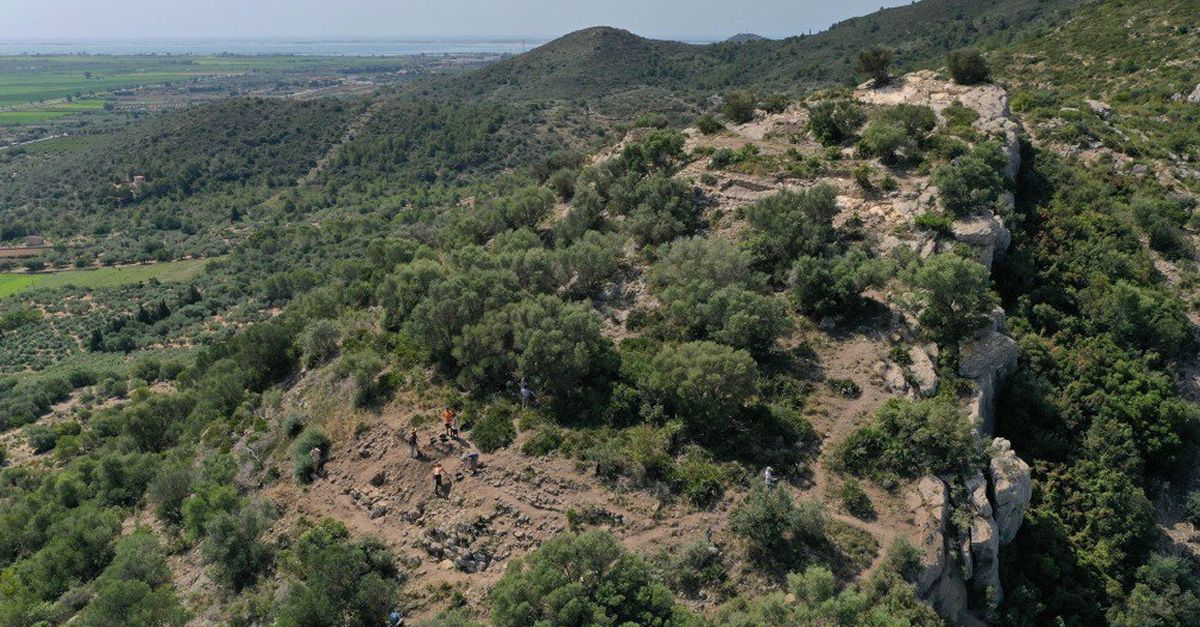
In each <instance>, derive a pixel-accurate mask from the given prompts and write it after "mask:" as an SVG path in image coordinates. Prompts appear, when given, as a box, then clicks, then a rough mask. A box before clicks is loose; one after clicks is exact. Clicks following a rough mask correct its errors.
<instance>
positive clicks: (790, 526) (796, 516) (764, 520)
mask: <svg viewBox="0 0 1200 627" xmlns="http://www.w3.org/2000/svg"><path fill="white" fill-rule="evenodd" d="M729 524H730V528H731V529H732V530H733V532H734V533H735V534H737V535H738V537H740V538H741V539H742V540H743V541H744V542H745V543H746V548H747V549H748V550H749V552H750V555H751V557H752V558H753V559H755V560H758V561H761V562H764V563H766V564H771V565H774V566H778V567H783V568H792V567H794V566H796V565H797V564H799V563H800V561H801V560H802V559H803V557H804V555H805V554H806V553H807V552H810V551H812V550H815V549H818V548H821V547H823V546H824V545H826V544H827V542H828V540H827V538H826V535H825V526H826V514H825V509H824V507H823V506H822V505H821V503H820V502H818V501H801V502H800V503H798V504H797V503H794V502H793V501H792V497H790V496H788V491H787V490H786V489H784V488H780V487H772V488H768V487H766V485H764V484H762V483H758V484H756V485H755V486H754V488H753V489H752V490H751V491H750V493H749V494H747V495H746V498H745V499H743V500H742V502H741V503H739V504H738V505H737V507H735V508H734V509H733V511H732V512H730V514H729Z"/></svg>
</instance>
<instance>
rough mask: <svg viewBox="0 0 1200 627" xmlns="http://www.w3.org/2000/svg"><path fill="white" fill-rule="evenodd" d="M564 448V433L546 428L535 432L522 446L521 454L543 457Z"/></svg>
mask: <svg viewBox="0 0 1200 627" xmlns="http://www.w3.org/2000/svg"><path fill="white" fill-rule="evenodd" d="M560 446H562V432H561V431H559V430H558V429H556V428H553V427H544V428H541V429H538V430H537V431H534V432H533V435H531V436H529V439H527V440H525V442H524V443H523V444H521V454H522V455H525V456H527V457H543V456H545V455H549V454H550V453H553V452H554V451H556V450H558V447H560Z"/></svg>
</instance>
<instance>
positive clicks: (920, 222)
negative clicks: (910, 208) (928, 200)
mask: <svg viewBox="0 0 1200 627" xmlns="http://www.w3.org/2000/svg"><path fill="white" fill-rule="evenodd" d="M913 226H915V227H917V228H918V229H921V230H922V231H931V232H933V233H939V234H942V235H948V234H949V233H951V232H952V231H953V230H954V220H952V219H950V218H948V217H946V216H944V215H942V214H940V213H933V212H932V211H927V212H925V213H922V214H921V215H919V216H917V217H916V218H914V219H913Z"/></svg>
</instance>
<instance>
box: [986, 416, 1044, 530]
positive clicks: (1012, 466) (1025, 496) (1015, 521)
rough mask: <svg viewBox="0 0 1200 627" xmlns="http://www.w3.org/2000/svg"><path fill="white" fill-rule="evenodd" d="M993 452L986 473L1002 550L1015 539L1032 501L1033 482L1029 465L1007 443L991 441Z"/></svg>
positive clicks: (1000, 440) (1001, 439)
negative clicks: (989, 483)
mask: <svg viewBox="0 0 1200 627" xmlns="http://www.w3.org/2000/svg"><path fill="white" fill-rule="evenodd" d="M992 451H993V453H992V459H991V461H990V462H989V463H988V469H987V472H988V480H989V481H990V482H991V492H992V503H993V507H994V509H995V518H996V529H997V531H998V535H999V541H1000V545H1001V546H1003V545H1007V544H1009V543H1010V542H1012V541H1013V539H1014V538H1016V537H1017V531H1018V530H1019V529H1020V528H1021V521H1022V520H1024V519H1025V512H1026V511H1027V510H1028V509H1029V501H1030V499H1031V498H1032V497H1033V481H1032V478H1031V476H1030V472H1029V464H1026V463H1025V461H1024V460H1022V459H1021V458H1020V457H1017V454H1016V453H1015V452H1014V451H1013V450H1012V445H1011V444H1010V443H1009V441H1008V440H1005V439H1004V438H996V439H995V440H992Z"/></svg>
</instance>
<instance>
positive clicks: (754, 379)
mask: <svg viewBox="0 0 1200 627" xmlns="http://www.w3.org/2000/svg"><path fill="white" fill-rule="evenodd" d="M648 370H649V372H648V373H647V374H646V380H645V381H642V382H640V384H641V385H643V386H644V387H645V389H646V391H647V392H649V393H650V394H651V395H652V396H653V397H654V398H657V399H660V400H661V402H663V403H664V404H665V406H666V407H667V408H668V410H669V411H670V413H671V414H673V415H675V416H678V417H679V418H681V419H683V420H684V422H685V423H687V424H688V426H689V427H691V428H692V429H693V430H694V431H695V432H696V433H697V435H699V436H701V437H712V436H715V435H717V434H720V433H722V432H725V431H727V430H729V429H730V428H732V427H733V426H734V424H733V423H734V421H736V420H737V418H738V416H739V414H740V413H741V412H742V411H743V409H744V407H745V405H746V404H747V403H748V402H749V401H750V399H752V398H753V397H754V396H755V395H756V394H757V393H758V366H757V365H756V364H755V363H754V359H753V358H752V357H751V356H750V354H749V353H747V352H746V351H744V350H735V349H733V348H730V347H728V346H724V345H722V344H716V343H713V342H688V343H685V344H679V345H668V346H664V347H663V348H662V349H661V350H660V351H659V352H658V353H657V354H656V355H655V356H654V357H653V359H652V360H651V362H650V367H649V369H648Z"/></svg>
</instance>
